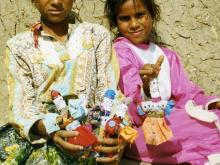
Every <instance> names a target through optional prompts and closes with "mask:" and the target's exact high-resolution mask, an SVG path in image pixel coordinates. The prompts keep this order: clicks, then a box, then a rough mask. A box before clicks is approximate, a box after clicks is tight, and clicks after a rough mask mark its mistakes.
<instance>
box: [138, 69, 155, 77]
mask: <svg viewBox="0 0 220 165" xmlns="http://www.w3.org/2000/svg"><path fill="white" fill-rule="evenodd" d="M153 72H154V71H153V69H147V70H140V72H139V74H140V75H141V76H142V75H151V74H153Z"/></svg>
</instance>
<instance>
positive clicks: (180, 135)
mask: <svg viewBox="0 0 220 165" xmlns="http://www.w3.org/2000/svg"><path fill="white" fill-rule="evenodd" d="M105 13H106V16H107V18H108V20H109V23H110V27H111V29H114V28H117V29H118V32H119V33H118V37H117V38H116V39H115V41H114V47H115V49H116V53H117V56H118V60H119V64H120V74H121V75H120V82H119V86H120V89H121V91H122V92H123V93H124V94H125V96H127V97H130V99H131V104H130V106H129V115H130V117H131V119H132V123H133V126H134V127H135V128H136V130H137V131H138V133H139V136H138V137H137V139H136V140H135V142H134V143H133V144H132V145H131V146H128V147H127V149H126V150H125V155H126V156H127V157H128V158H131V159H135V160H138V161H142V162H147V163H156V164H182V163H187V164H192V165H203V164H205V165H214V164H218V163H220V124H219V117H220V111H219V109H220V98H219V97H217V96H206V95H205V94H204V92H203V90H202V89H201V88H199V87H198V86H197V85H195V84H193V83H192V82H191V81H190V80H189V79H188V77H187V75H186V72H185V70H184V68H183V65H182V63H181V62H180V58H179V56H178V55H177V54H176V53H175V52H174V51H171V50H170V49H168V48H165V47H162V46H160V45H157V44H155V43H153V42H151V41H150V34H151V33H152V31H153V23H156V22H157V21H159V16H160V12H159V6H158V5H157V4H156V3H155V2H154V0H106V4H105ZM154 79H156V80H157V81H158V92H159V94H158V96H159V98H160V99H161V100H163V101H167V102H169V101H170V100H172V101H173V102H174V107H173V108H172V111H171V113H169V115H163V117H164V119H165V122H166V124H167V126H168V127H169V129H170V130H171V131H172V137H169V138H168V139H166V140H165V141H164V142H162V143H160V144H157V145H152V144H148V143H146V137H145V136H146V133H145V132H144V131H143V130H146V129H147V130H148V131H147V133H148V134H151V133H152V134H153V133H154V132H153V127H154V126H153V124H152V123H150V124H149V123H148V124H146V125H145V126H146V127H148V128H146V129H145V128H143V123H144V121H145V119H146V118H147V117H148V115H149V114H150V113H149V112H148V111H149V109H148V110H145V109H144V108H146V107H147V106H144V105H147V101H148V100H152V92H151V90H150V83H151V82H152V80H154ZM169 112H170V111H169ZM151 128H152V129H151Z"/></svg>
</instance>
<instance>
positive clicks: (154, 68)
mask: <svg viewBox="0 0 220 165" xmlns="http://www.w3.org/2000/svg"><path fill="white" fill-rule="evenodd" d="M163 60H164V56H162V55H161V56H160V57H159V58H158V59H157V62H156V63H155V64H144V66H143V67H142V69H141V70H140V76H141V78H142V80H143V78H144V79H145V78H148V79H152V78H154V77H157V76H158V74H159V72H160V67H161V64H162V63H163Z"/></svg>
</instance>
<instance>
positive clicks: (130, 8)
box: [117, 0, 153, 44]
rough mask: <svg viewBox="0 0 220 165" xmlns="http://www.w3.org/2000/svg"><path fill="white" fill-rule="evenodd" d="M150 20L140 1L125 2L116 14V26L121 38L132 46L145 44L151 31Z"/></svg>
mask: <svg viewBox="0 0 220 165" xmlns="http://www.w3.org/2000/svg"><path fill="white" fill-rule="evenodd" d="M152 24H153V21H152V18H151V15H150V14H149V11H148V10H147V8H146V7H145V5H144V4H143V2H142V1H141V0H126V1H124V3H123V4H122V5H121V6H120V8H119V11H118V14H117V25H118V30H119V33H120V35H121V36H123V37H125V38H127V39H128V40H130V41H131V42H132V43H133V44H140V43H145V42H147V41H148V36H149V34H150V33H151V30H152Z"/></svg>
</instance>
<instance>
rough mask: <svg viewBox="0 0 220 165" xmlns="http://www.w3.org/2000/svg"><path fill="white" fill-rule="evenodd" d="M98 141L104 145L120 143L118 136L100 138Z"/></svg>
mask: <svg viewBox="0 0 220 165" xmlns="http://www.w3.org/2000/svg"><path fill="white" fill-rule="evenodd" d="M98 142H99V143H100V144H103V145H105V144H106V145H112V146H115V145H118V143H119V139H118V138H99V139H98Z"/></svg>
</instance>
